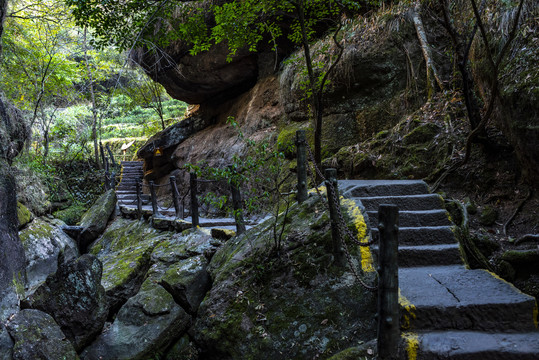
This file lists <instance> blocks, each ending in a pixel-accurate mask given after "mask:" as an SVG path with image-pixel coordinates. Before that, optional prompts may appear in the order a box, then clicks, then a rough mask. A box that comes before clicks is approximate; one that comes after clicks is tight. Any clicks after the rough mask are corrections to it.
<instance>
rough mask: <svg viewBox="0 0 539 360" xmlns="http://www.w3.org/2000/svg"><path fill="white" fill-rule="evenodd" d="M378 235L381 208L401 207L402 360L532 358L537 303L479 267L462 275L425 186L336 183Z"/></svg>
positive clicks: (536, 355) (444, 217)
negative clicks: (382, 206) (362, 212)
mask: <svg viewBox="0 0 539 360" xmlns="http://www.w3.org/2000/svg"><path fill="white" fill-rule="evenodd" d="M339 190H340V192H341V194H342V195H344V196H345V197H348V198H352V199H354V200H355V201H356V202H358V203H359V202H361V203H362V204H363V206H364V207H365V210H366V211H367V214H368V216H369V220H370V225H371V227H372V233H373V236H377V232H378V229H377V228H376V227H377V223H378V222H377V211H378V206H379V205H380V204H396V205H398V206H399V254H398V256H399V260H398V261H399V291H400V294H399V303H400V307H401V320H400V324H401V337H402V344H401V349H400V354H399V359H404V360H416V359H417V360H431V359H432V360H434V359H436V360H438V359H451V360H483V359H484V360H497V359H500V360H502V359H503V360H517V359H518V360H532V359H533V360H538V359H539V332H538V331H537V322H536V321H537V305H536V302H535V299H534V298H533V297H531V296H528V295H525V294H523V293H521V292H520V291H519V290H517V289H516V288H515V287H514V286H513V285H511V284H509V283H507V282H505V281H503V280H501V279H499V278H497V277H496V276H495V275H493V274H491V273H489V272H487V271H484V270H467V269H466V268H465V267H464V265H463V263H462V259H461V257H460V251H459V245H458V242H457V240H456V239H455V236H454V234H453V230H452V226H453V225H452V223H451V221H450V218H449V216H448V214H447V213H446V211H445V209H444V203H443V200H442V198H441V197H440V196H438V195H435V194H430V193H429V190H428V187H427V185H426V184H425V183H424V182H423V181H361V180H341V181H339Z"/></svg>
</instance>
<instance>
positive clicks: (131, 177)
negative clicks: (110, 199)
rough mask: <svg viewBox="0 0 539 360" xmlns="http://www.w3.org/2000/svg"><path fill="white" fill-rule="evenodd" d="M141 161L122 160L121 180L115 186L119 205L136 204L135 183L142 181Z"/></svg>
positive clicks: (131, 205)
mask: <svg viewBox="0 0 539 360" xmlns="http://www.w3.org/2000/svg"><path fill="white" fill-rule="evenodd" d="M143 164H144V162H143V161H122V163H121V165H122V174H121V180H120V183H119V184H118V186H117V187H116V196H117V197H118V204H119V205H120V206H130V207H133V206H134V207H136V206H137V183H142V177H143V175H144V171H143V170H142V166H143Z"/></svg>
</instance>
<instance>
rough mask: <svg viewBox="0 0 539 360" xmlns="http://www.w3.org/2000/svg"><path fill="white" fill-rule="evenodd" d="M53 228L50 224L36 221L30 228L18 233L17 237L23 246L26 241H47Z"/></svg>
mask: <svg viewBox="0 0 539 360" xmlns="http://www.w3.org/2000/svg"><path fill="white" fill-rule="evenodd" d="M53 232H54V228H53V227H52V225H51V224H49V223H47V222H45V221H43V220H40V219H37V220H36V221H34V222H33V223H32V226H29V227H27V228H26V229H24V230H22V231H21V232H20V233H19V237H20V239H21V242H22V244H23V246H24V245H25V244H27V241H28V240H32V239H48V238H51V237H52V233H53Z"/></svg>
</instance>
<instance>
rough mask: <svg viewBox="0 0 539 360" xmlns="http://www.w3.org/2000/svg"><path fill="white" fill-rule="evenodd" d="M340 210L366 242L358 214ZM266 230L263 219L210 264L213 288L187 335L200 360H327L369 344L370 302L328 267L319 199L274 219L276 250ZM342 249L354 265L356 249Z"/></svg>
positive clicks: (344, 272)
mask: <svg viewBox="0 0 539 360" xmlns="http://www.w3.org/2000/svg"><path fill="white" fill-rule="evenodd" d="M347 209H348V210H349V211H348V212H346V211H344V207H343V211H344V212H345V214H347V213H349V214H350V215H346V216H354V221H353V223H354V224H356V225H357V226H356V230H357V235H358V237H359V238H360V239H361V240H365V239H367V238H366V229H367V226H366V224H365V221H364V218H363V216H362V215H361V211H359V209H358V208H357V206H350V207H349V208H347ZM273 225H274V223H273V219H269V220H267V221H266V222H264V223H262V224H260V225H258V226H257V227H256V228H254V229H252V230H250V231H248V232H247V233H245V234H243V235H242V236H239V237H236V238H233V239H231V240H229V241H228V242H227V243H225V244H224V245H223V246H222V247H221V248H220V249H219V250H217V253H216V254H215V255H214V257H213V258H212V260H211V262H210V266H209V268H208V269H209V270H208V271H209V273H210V275H211V277H212V280H213V286H212V288H211V290H210V291H209V293H208V294H207V295H206V297H205V298H204V300H203V302H202V304H201V305H200V307H199V309H198V313H197V314H198V316H197V318H196V322H195V325H194V327H193V329H192V330H191V331H190V334H191V335H192V337H193V338H194V341H195V343H196V344H198V345H199V346H200V347H201V348H202V351H203V353H202V354H201V355H202V358H204V359H221V360H222V359H249V358H252V359H312V358H318V357H321V358H327V357H329V356H330V355H332V354H334V353H336V352H337V351H339V350H340V349H344V348H347V347H350V346H354V345H356V344H357V342H358V341H360V340H363V341H366V340H370V339H372V338H374V337H375V333H376V332H375V321H374V313H375V307H376V306H375V296H374V294H373V293H371V292H368V291H366V290H364V289H363V288H362V287H361V286H360V284H358V283H357V282H356V281H355V278H354V276H353V274H352V273H351V272H350V271H349V270H348V268H342V267H339V266H337V265H336V264H335V263H334V259H333V256H332V255H331V249H332V242H331V235H330V233H331V231H330V223H329V217H328V215H327V212H326V211H325V205H324V204H323V203H322V202H321V201H319V200H318V197H310V198H309V199H308V200H307V201H306V202H304V203H303V204H302V205H301V206H298V205H294V206H293V207H292V208H291V209H290V212H289V214H288V216H287V219H286V220H285V219H284V217H283V216H282V215H281V217H280V218H279V219H278V220H277V229H280V228H281V226H283V225H284V226H285V229H284V230H285V231H284V235H283V237H282V239H281V246H280V247H278V245H279V240H278V233H277V238H275V237H274V236H273V235H274V234H273V231H274V227H273ZM277 231H278V232H279V230H277ZM276 239H277V241H276ZM349 248H350V252H351V256H352V259H353V262H354V264H353V265H354V266H359V263H360V262H359V259H358V258H359V253H360V250H359V248H357V247H355V246H350V245H349ZM364 251H367V250H366V249H365V250H362V251H361V253H362V254H363V256H364V260H366V259H368V258H369V256H367V255H366V254H364V253H363V252H364ZM369 269H370V270H372V268H369ZM370 270H369V271H370ZM366 274H367V273H366ZM368 274H371V276H370V277H371V279H367V280H368V281H372V278H373V276H372V274H373V273H372V272H371V273H368ZM283 304H286V306H283Z"/></svg>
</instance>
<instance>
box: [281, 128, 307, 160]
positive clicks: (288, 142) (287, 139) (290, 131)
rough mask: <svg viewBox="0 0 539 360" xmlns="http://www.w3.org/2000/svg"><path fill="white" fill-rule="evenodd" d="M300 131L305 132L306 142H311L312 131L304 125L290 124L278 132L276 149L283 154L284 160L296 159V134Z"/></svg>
mask: <svg viewBox="0 0 539 360" xmlns="http://www.w3.org/2000/svg"><path fill="white" fill-rule="evenodd" d="M302 129H303V130H306V131H307V142H312V141H313V137H314V135H313V131H312V130H311V129H310V128H308V126H307V125H306V124H304V123H290V124H288V125H286V126H285V127H284V128H282V129H280V130H279V136H278V137H277V149H278V150H279V151H280V152H282V153H284V155H285V157H286V158H288V159H292V158H295V157H296V132H297V131H298V130H302Z"/></svg>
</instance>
